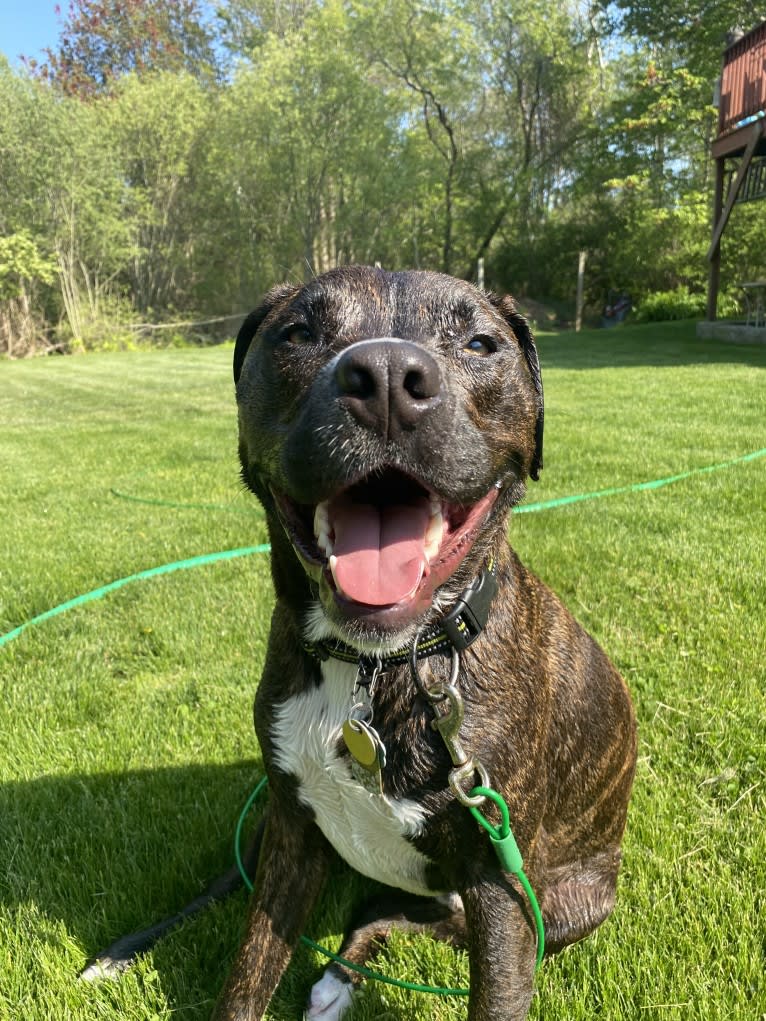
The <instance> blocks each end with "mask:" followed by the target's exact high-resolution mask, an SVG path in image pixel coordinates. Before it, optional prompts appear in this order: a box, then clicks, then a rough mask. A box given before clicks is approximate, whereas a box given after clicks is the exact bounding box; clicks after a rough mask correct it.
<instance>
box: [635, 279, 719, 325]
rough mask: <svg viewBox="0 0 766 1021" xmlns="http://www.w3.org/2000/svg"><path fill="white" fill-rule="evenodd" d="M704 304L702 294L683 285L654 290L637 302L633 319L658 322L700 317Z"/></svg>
mask: <svg viewBox="0 0 766 1021" xmlns="http://www.w3.org/2000/svg"><path fill="white" fill-rule="evenodd" d="M706 305H707V299H706V297H705V295H704V294H694V293H692V292H691V291H690V290H689V288H688V287H684V286H683V285H682V286H680V287H676V288H675V289H674V290H672V291H655V292H654V294H648V295H647V296H646V297H645V298H642V300H641V301H640V302H639V303H638V305H637V306H636V311H635V321H636V322H639V323H658V322H667V321H668V320H669V319H702V318H704V315H705V309H706Z"/></svg>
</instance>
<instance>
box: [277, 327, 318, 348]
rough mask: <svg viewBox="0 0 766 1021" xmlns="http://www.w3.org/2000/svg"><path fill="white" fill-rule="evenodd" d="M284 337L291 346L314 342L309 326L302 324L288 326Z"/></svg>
mask: <svg viewBox="0 0 766 1021" xmlns="http://www.w3.org/2000/svg"><path fill="white" fill-rule="evenodd" d="M284 336H285V337H286V339H287V340H288V342H289V343H290V344H311V343H312V342H313V340H314V338H313V336H312V334H311V330H310V329H309V328H308V326H301V325H300V324H297V325H295V326H288V327H287V329H286V330H285V331H284Z"/></svg>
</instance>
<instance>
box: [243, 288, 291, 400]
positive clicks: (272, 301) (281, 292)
mask: <svg viewBox="0 0 766 1021" xmlns="http://www.w3.org/2000/svg"><path fill="white" fill-rule="evenodd" d="M297 290H298V288H297V287H293V286H291V285H290V284H280V285H278V286H277V287H272V289H271V290H270V291H269V293H268V294H267V295H266V297H265V298H264V299H263V301H262V302H261V304H260V305H259V306H258V308H257V309H256V310H255V311H254V312H251V313H250V315H249V316H248V317H247V318H246V319H245V321H244V323H242V325H241V326H240V328H239V333H238V334H237V340H236V343H235V344H234V382H235V383H238V382H239V377H240V374H241V372H242V366H243V365H244V362H245V356H246V355H247V352H248V350H249V348H250V344H251V342H252V340H253V337H254V336H255V335H256V333H257V332H258V329H259V327H260V325H261V323H262V322H263V320H264V319H265V318H266V316H267V315H268V314H269V312H271V310H272V309H273V308H275V307H276V306H277V305H278V304H279V303H280V302H281V301H283V300H284V299H285V298H287V297H289V296H292V295H293V294H295V293H296V292H297Z"/></svg>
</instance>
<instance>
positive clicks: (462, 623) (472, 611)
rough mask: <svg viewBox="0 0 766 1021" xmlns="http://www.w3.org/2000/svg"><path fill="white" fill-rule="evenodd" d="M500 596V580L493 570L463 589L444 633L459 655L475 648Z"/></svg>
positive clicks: (483, 573)
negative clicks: (494, 603)
mask: <svg viewBox="0 0 766 1021" xmlns="http://www.w3.org/2000/svg"><path fill="white" fill-rule="evenodd" d="M496 592H497V580H496V578H495V574H494V571H493V570H492V568H491V567H490V568H489V569H486V568H485V569H484V570H483V571H482V572H481V574H480V575H479V576H478V578H477V579H476V580H475V581H474V582H473V583H472V584H471V585H469V586H468V588H466V589H463V591H462V592H461V593H460V595H459V596H458V599H457V602H456V603H455V605H454V606H453V607H452V609H451V610H450V612H449V613H448V614H446V616H444V617H443V618H442V621H441V626H442V628H443V629H444V633H445V634H446V635H447V637H448V638H449V640H450V642H451V643H452V646H453V648H455V649H457V651H458V652H462V651H463V649H467V648H468V646H469V645H472V644H473V643H474V642H475V641H476V639H477V638H478V637H479V635H480V634H481V633H482V631H483V630H484V628H485V626H486V623H487V621H488V620H489V611H490V607H491V605H492V600H493V599H494V597H495V593H496Z"/></svg>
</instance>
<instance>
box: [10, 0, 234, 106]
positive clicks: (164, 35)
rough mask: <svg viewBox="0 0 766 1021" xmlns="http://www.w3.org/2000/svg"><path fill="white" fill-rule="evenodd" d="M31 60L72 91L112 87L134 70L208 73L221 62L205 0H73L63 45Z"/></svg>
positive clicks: (86, 92)
mask: <svg viewBox="0 0 766 1021" xmlns="http://www.w3.org/2000/svg"><path fill="white" fill-rule="evenodd" d="M45 53H46V54H47V57H48V60H47V62H46V63H43V64H37V63H36V62H35V61H34V60H30V61H28V64H29V66H30V68H31V69H32V70H33V72H34V73H35V74H36V75H38V76H39V77H41V78H43V79H45V80H47V81H49V82H51V83H53V84H55V85H56V86H58V87H59V88H60V89H61V90H62V91H63V92H64V93H66V94H67V95H76V96H79V97H80V98H92V97H93V96H94V95H97V94H99V93H102V92H109V91H110V90H111V89H112V88H113V86H114V83H115V82H116V81H117V80H118V79H119V78H120V77H121V76H123V75H125V74H128V73H129V72H136V73H138V74H143V73H145V72H147V71H176V72H177V71H187V72H189V73H191V74H194V75H196V76H198V77H202V78H210V77H212V76H213V74H214V71H215V67H216V58H215V51H214V49H213V45H212V34H211V31H210V29H209V28H207V27H206V26H205V24H204V19H203V16H202V11H201V8H200V0H70V4H69V12H68V14H67V17H66V20H65V22H64V26H63V28H62V30H61V36H60V39H59V44H58V47H57V49H50V48H48V49H46V50H45Z"/></svg>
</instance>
